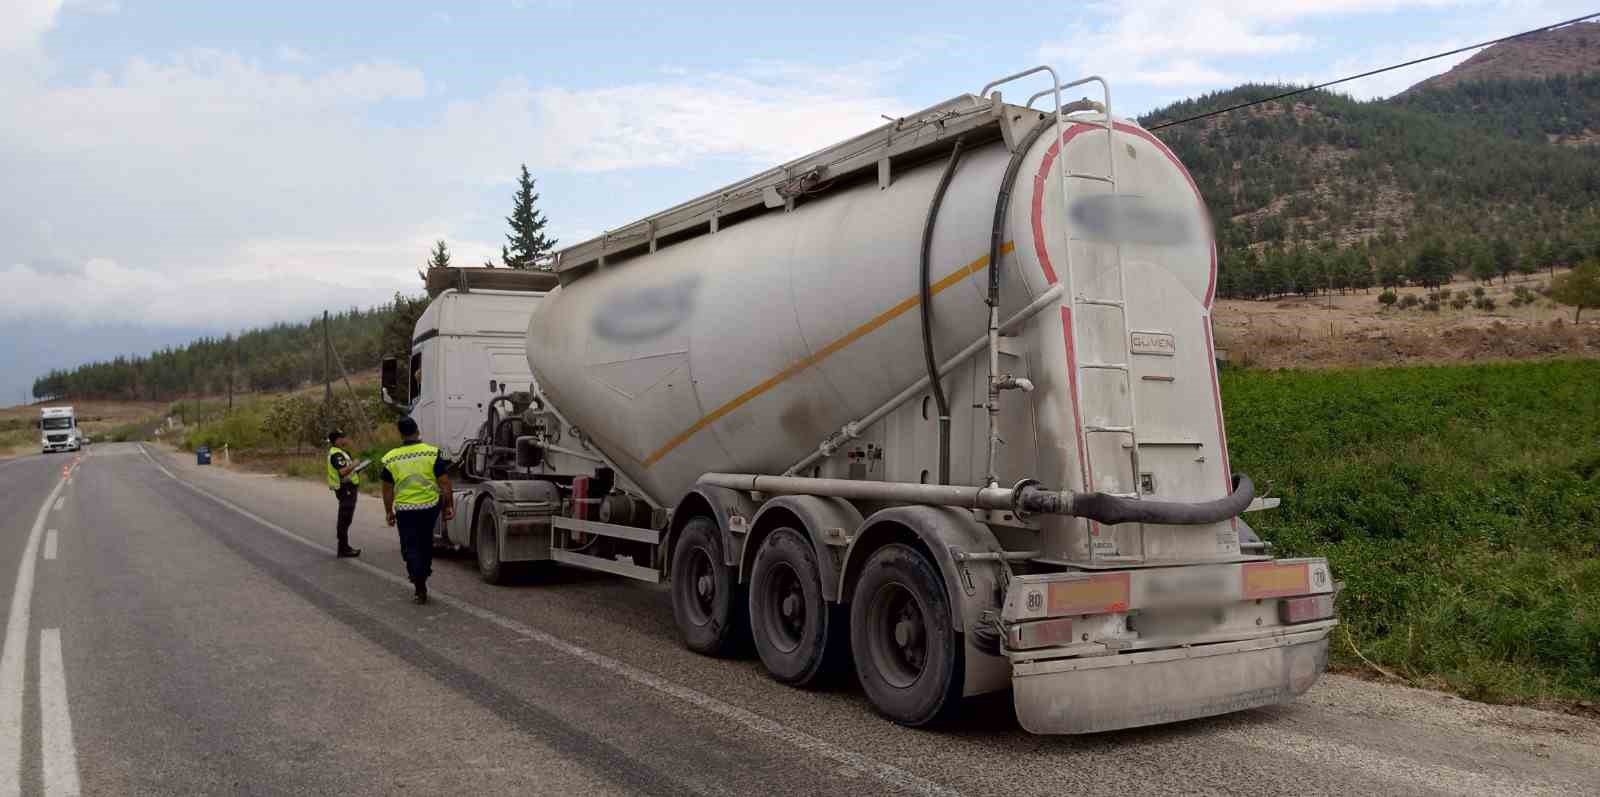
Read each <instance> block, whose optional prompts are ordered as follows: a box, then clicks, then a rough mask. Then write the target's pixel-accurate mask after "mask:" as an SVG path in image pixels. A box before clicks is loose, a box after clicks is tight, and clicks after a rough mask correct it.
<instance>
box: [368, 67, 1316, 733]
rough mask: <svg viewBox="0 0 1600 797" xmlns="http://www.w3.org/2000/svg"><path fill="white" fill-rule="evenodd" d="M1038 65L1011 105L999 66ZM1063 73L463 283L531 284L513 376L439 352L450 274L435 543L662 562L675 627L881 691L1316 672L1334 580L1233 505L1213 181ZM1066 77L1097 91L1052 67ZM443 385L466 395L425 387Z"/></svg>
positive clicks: (891, 710)
mask: <svg viewBox="0 0 1600 797" xmlns="http://www.w3.org/2000/svg"><path fill="white" fill-rule="evenodd" d="M1041 77H1048V78H1050V88H1048V89H1047V90H1045V91H1041V92H1039V93H1038V94H1036V95H1034V96H1033V97H1032V98H1031V99H1030V100H1029V101H1027V102H1024V103H1008V102H1006V101H1005V100H1004V99H1003V97H1002V94H1001V92H1000V91H998V90H997V89H998V88H999V87H1000V86H1001V85H1002V84H1004V85H1006V86H1015V85H1021V84H1020V83H1018V82H1017V81H1018V80H1019V79H1024V80H1026V79H1031V80H1038V79H1040V78H1041ZM1054 78H1055V74H1054V72H1052V71H1050V70H1048V69H1045V68H1039V69H1036V70H1029V71H1028V72H1024V73H1020V74H1019V75H1015V76H1011V77H1010V78H1007V79H1005V80H1002V81H997V82H996V83H995V84H991V85H990V86H986V87H984V89H983V90H982V91H980V92H979V93H977V94H963V95H960V96H957V97H955V98H953V99H950V100H947V101H945V102H942V103H939V104H937V105H934V106H933V107H930V108H927V109H925V110H922V111H920V112H917V113H914V114H910V115H907V116H905V117H902V118H899V119H895V120H893V121H891V122H889V123H887V124H884V125H882V126H880V127H878V128H877V129H874V130H872V131H870V132H867V133H865V134H862V135H860V136H857V137H855V138H852V139H849V140H847V141H843V142H840V143H838V144H835V145H833V146H830V147H827V148H826V149H823V150H820V151H818V152H815V153H813V154H811V155H807V156H805V157H803V158H800V159H797V160H794V161H791V162H789V163H786V164H784V165H782V166H779V167H777V168H774V169H770V170H768V171H765V172H762V173H760V174H758V175H755V176H753V177H751V178H749V179H746V180H743V181H740V182H738V183H734V184H732V185H729V186H726V187H725V188H722V189H720V190H717V191H713V192H711V193H709V194H706V195H704V196H700V197H697V198H695V199H692V200H689V201H688V202H685V203H683V204H680V205H677V206H675V207H672V208H668V209H666V210H663V211H661V212H659V213H656V214H653V215H651V216H649V217H647V218H644V219H642V220H639V221H637V222H634V223H631V224H628V225H625V226H622V227H619V228H616V229H614V230H609V231H607V232H606V233H604V234H603V235H600V236H598V237H595V238H593V239H592V240H587V241H583V242H581V243H578V244H576V245H573V246H570V247H568V248H566V249H563V250H561V251H559V252H557V253H556V254H555V256H554V259H553V262H552V263H551V264H550V271H549V272H548V273H541V274H537V275H528V276H527V277H524V278H521V279H524V280H525V282H524V283H523V284H521V285H520V286H511V290H509V291H507V290H488V291H485V290H479V293H485V294H486V296H485V300H487V294H493V295H494V296H493V301H494V302H495V303H497V304H496V306H497V307H498V306H500V305H503V304H506V303H507V302H510V303H511V304H513V305H515V306H516V307H520V308H522V310H521V312H522V313H524V314H525V316H521V317H525V318H526V328H525V336H524V337H523V343H524V344H525V347H524V353H525V358H526V365H527V369H526V371H522V370H521V369H520V365H521V364H520V363H518V364H516V365H517V366H518V367H517V368H515V369H513V370H517V371H518V374H517V375H515V377H514V378H513V377H512V376H510V375H509V374H510V371H509V370H507V371H504V372H499V371H497V372H495V373H496V374H498V375H491V374H490V373H489V372H488V371H484V370H483V367H480V366H478V365H469V366H463V365H460V363H459V362H455V361H464V360H469V359H470V360H471V361H472V362H474V363H476V362H478V361H479V360H482V361H483V362H499V363H501V364H502V366H503V367H505V368H510V367H511V366H510V365H507V364H506V357H505V355H504V353H503V351H501V349H503V345H502V344H501V343H495V344H494V346H489V347H484V346H478V345H476V344H474V343H473V340H474V338H473V335H474V334H479V333H475V332H473V329H474V326H473V324H472V323H470V319H471V317H472V314H471V312H470V307H471V305H470V304H464V305H462V306H461V308H460V309H459V310H458V312H457V315H458V316H460V317H461V319H463V321H462V324H461V325H460V329H459V330H457V331H456V332H455V333H450V332H446V331H442V328H439V329H435V330H433V331H432V333H431V334H430V331H429V330H426V329H423V326H424V324H419V325H418V330H417V336H416V344H415V348H414V349H413V352H412V357H413V370H418V369H419V368H420V369H422V370H425V371H428V372H429V375H423V376H421V377H420V378H421V380H422V381H421V382H419V384H437V387H434V388H424V389H425V390H430V389H431V390H434V391H436V393H435V397H436V398H437V399H438V400H437V401H436V403H435V404H434V405H430V406H435V407H437V408H438V409H437V411H431V412H428V413H420V414H419V417H418V420H419V421H420V422H422V424H423V427H424V433H425V435H430V434H431V435H434V437H433V439H434V440H435V442H440V443H441V444H444V445H446V447H447V448H451V449H452V450H453V451H454V452H455V453H456V454H457V457H458V460H459V461H458V467H459V469H460V470H461V473H460V475H459V477H458V481H457V485H458V488H457V489H458V490H459V494H458V496H457V507H458V511H457V514H456V519H455V520H454V521H453V522H452V523H449V524H445V525H443V526H442V527H441V529H440V531H439V537H440V540H441V542H442V543H446V544H450V545H455V546H459V547H461V548H464V549H468V550H471V551H473V552H475V554H476V558H477V561H478V565H479V568H480V571H481V572H482V574H483V575H484V577H485V578H486V579H489V580H491V581H497V580H499V579H501V578H503V577H504V574H505V572H506V569H507V568H508V567H510V566H512V565H513V564H514V563H519V562H522V563H526V562H559V563H563V564H567V565H572V566H578V567H584V568H589V569H594V570H600V571H605V572H609V573H613V574H616V575H619V576H625V577H629V578H635V579H641V580H644V581H650V582H667V583H668V584H669V585H670V588H669V589H668V590H666V592H667V593H668V594H669V595H670V597H671V601H672V606H673V615H674V617H675V619H676V622H677V625H678V628H679V631H680V633H681V636H682V639H683V641H684V643H685V644H686V645H687V646H688V647H690V648H691V649H693V650H695V651H697V652H700V653H705V654H711V655H717V654H726V653H729V652H731V651H734V650H737V649H741V648H742V647H744V646H746V645H749V644H750V643H753V647H754V649H755V651H756V653H757V654H758V655H759V657H760V659H761V661H762V663H763V664H764V666H765V667H766V669H767V670H768V672H769V673H771V675H772V677H773V678H775V679H777V680H778V681H781V682H783V683H786V684H791V685H794V686H797V687H805V686H808V685H811V684H814V683H817V682H818V681H819V679H822V678H824V677H826V676H827V675H829V674H830V673H831V672H836V671H838V670H840V669H843V668H853V669H854V671H855V673H856V675H857V677H858V679H859V681H860V683H861V686H862V689H863V691H864V692H865V693H866V697H867V699H868V700H869V701H870V702H871V704H872V706H873V707H874V708H876V709H877V710H878V711H879V712H880V713H882V714H883V715H884V716H886V717H888V718H889V719H891V720H893V721H895V722H899V723H902V724H905V725H911V726H918V725H923V724H926V723H928V722H931V721H933V720H934V719H936V718H938V717H939V716H941V715H942V714H944V713H946V712H947V711H948V710H950V709H951V708H952V707H953V706H954V705H956V704H957V703H958V702H959V701H960V699H961V698H962V697H964V696H972V695H978V694H982V693H987V692H993V691H998V690H1003V689H1006V688H1010V689H1012V691H1013V702H1014V705H1015V708H1016V713H1017V716H1018V719H1019V721H1020V722H1021V724H1022V725H1023V727H1025V728H1026V729H1028V730H1029V731H1032V732H1035V733H1085V732H1095V731H1103V730H1112V729H1118V728H1127V727H1133V726H1139V725H1148V724H1154V723H1162V722H1170V721H1177V720H1183V719H1188V718H1192V717H1201V716H1208V715H1214V714H1221V713H1225V712H1230V711H1236V710H1240V709H1246V708H1251V707H1255V706H1262V705H1268V704H1273V703H1281V702H1286V701H1289V700H1292V699H1294V698H1295V697H1296V696H1297V695H1299V694H1300V693H1302V692H1304V691H1305V690H1306V689H1308V688H1310V686H1311V685H1312V684H1313V683H1314V682H1315V681H1316V679H1317V677H1318V676H1319V675H1320V674H1321V673H1322V671H1323V669H1324V668H1325V666H1326V659H1327V647H1328V636H1329V633H1330V631H1331V629H1332V627H1333V626H1334V625H1335V624H1336V622H1337V621H1336V620H1335V619H1334V612H1333V603H1334V594H1335V584H1334V582H1333V580H1332V576H1331V573H1330V571H1329V568H1328V564H1327V562H1326V560H1324V559H1320V558H1298V559H1278V558H1274V557H1273V556H1272V555H1271V554H1270V546H1269V545H1267V544H1266V543H1263V542H1261V541H1260V540H1259V539H1258V538H1257V537H1256V536H1255V535H1254V534H1253V533H1252V532H1251V531H1250V529H1249V526H1248V525H1247V524H1246V522H1245V521H1244V520H1243V519H1242V517H1241V516H1242V515H1243V514H1245V513H1248V512H1251V511H1256V510H1261V509H1267V508H1270V507H1272V506H1275V505H1276V503H1277V501H1276V499H1271V498H1262V497H1258V496H1257V495H1256V494H1255V488H1254V486H1253V485H1252V483H1251V481H1250V479H1249V478H1248V477H1247V476H1245V475H1243V474H1238V473H1235V472H1234V471H1233V470H1232V468H1231V467H1230V465H1229V461H1228V449H1227V440H1226V434H1225V430H1224V425H1223V414H1222V400H1221V396H1220V393H1219V388H1218V379H1217V371H1216V361H1215V349H1214V346H1213V341H1212V331H1211V329H1212V327H1211V310H1212V303H1213V299H1214V297H1215V289H1216V277H1217V260H1216V250H1215V245H1214V243H1213V240H1212V235H1211V231H1210V226H1209V222H1208V219H1207V216H1206V211H1205V205H1204V202H1203V200H1202V198H1201V196H1200V195H1199V192H1198V189H1197V187H1196V185H1195V183H1194V181H1193V180H1192V179H1191V178H1190V176H1189V174H1188V172H1187V171H1186V170H1185V169H1184V167H1183V165H1182V164H1181V163H1180V162H1179V161H1178V159H1177V158H1176V157H1175V156H1174V155H1173V153H1172V152H1171V150H1169V149H1168V148H1167V147H1166V146H1164V145H1163V144H1162V143H1161V141H1159V140H1158V139H1157V138H1156V137H1155V136H1153V135H1151V134H1150V133H1149V132H1147V131H1146V130H1144V129H1143V128H1141V127H1140V126H1138V125H1137V124H1135V123H1133V122H1131V121H1128V120H1124V119H1119V118H1117V117H1115V116H1114V115H1112V113H1111V111H1110V90H1109V88H1108V87H1106V85H1105V83H1104V81H1102V80H1100V79H1099V78H1088V79H1086V80H1083V81H1077V82H1075V83H1069V84H1067V85H1064V86H1063V85H1060V84H1059V81H1056V80H1055V79H1054ZM1083 85H1092V86H1094V87H1096V88H1097V89H1098V91H1096V93H1097V94H1098V95H1099V97H1098V98H1097V99H1095V100H1090V99H1082V100H1077V101H1072V102H1068V103H1063V102H1062V101H1061V97H1062V92H1064V91H1070V90H1072V89H1075V88H1078V87H1079V86H1083ZM1034 106H1043V107H1042V109H1041V108H1036V107H1034ZM502 279H510V278H502ZM501 287H502V288H503V287H505V285H502V286H501ZM473 290H474V289H473V287H472V286H471V285H470V284H468V282H467V280H466V279H465V278H461V284H460V289H459V290H452V291H451V292H450V294H451V295H453V296H455V299H453V301H458V302H459V301H463V300H464V298H465V297H470V296H472V294H473ZM519 291H520V293H519ZM506 295H512V297H513V298H511V299H508V298H506ZM517 296H520V300H519V299H517V298H516V297H517ZM436 301H437V300H436ZM515 315H516V314H515V313H512V314H511V316H515ZM511 316H508V315H506V314H505V313H504V312H502V313H501V315H499V316H497V318H500V319H501V320H500V321H498V322H497V323H498V324H500V326H507V325H510V326H515V322H513V321H510V320H509V319H510V318H511ZM521 317H519V318H521ZM426 321H427V319H426V318H425V323H426ZM436 321H437V319H436ZM479 326H482V325H479ZM485 328H486V327H485ZM497 329H498V327H497ZM482 334H488V333H482ZM494 334H495V335H498V336H499V337H497V338H495V340H497V341H498V340H501V339H503V338H505V337H506V336H507V335H508V334H509V331H508V330H501V331H499V332H496V333H494ZM497 347H498V348H497ZM491 349H492V351H491ZM451 358H454V360H452V359H451ZM496 358H498V359H496ZM452 362H455V364H452ZM424 363H427V365H424ZM396 371H397V366H395V365H394V364H392V363H391V364H390V367H388V368H386V382H388V383H393V382H394V380H393V379H392V378H389V377H392V376H393V375H394V373H395V372H396ZM452 373H460V374H467V376H462V377H461V378H460V380H459V382H460V383H459V384H456V383H452V382H451V377H450V374H452ZM429 380H434V381H429ZM485 388H487V392H485ZM391 389H393V388H392V387H391ZM451 402H454V405H455V407H456V410H455V411H456V412H458V413H460V412H471V413H474V415H473V420H474V421H475V423H472V424H467V425H465V426H463V425H461V424H460V423H459V422H452V423H451V424H446V423H445V422H444V421H442V420H430V418H431V417H432V415H434V414H438V415H440V418H443V417H444V413H445V407H446V405H449V404H451ZM446 426H449V428H451V429H468V431H466V432H448V433H447V432H446ZM469 427H470V428H469ZM452 435H453V437H452ZM440 436H443V437H452V440H444V441H441V440H439V439H438V438H439V437H440ZM455 438H459V439H455Z"/></svg>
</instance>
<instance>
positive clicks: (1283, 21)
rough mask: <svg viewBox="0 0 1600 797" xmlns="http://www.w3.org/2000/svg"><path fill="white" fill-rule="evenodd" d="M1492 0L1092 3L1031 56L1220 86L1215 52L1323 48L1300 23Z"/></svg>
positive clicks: (1126, 77)
mask: <svg viewBox="0 0 1600 797" xmlns="http://www.w3.org/2000/svg"><path fill="white" fill-rule="evenodd" d="M1491 2H1493V0H1276V1H1275V0H1149V1H1148V2H1139V3H1109V2H1105V3H1093V4H1090V5H1088V6H1087V13H1086V14H1085V16H1086V17H1087V18H1089V19H1091V20H1094V22H1091V23H1080V24H1078V25H1076V26H1075V27H1073V28H1072V29H1071V30H1070V31H1069V32H1068V35H1067V36H1065V37H1064V38H1061V39H1058V40H1056V41H1052V42H1047V43H1046V44H1044V45H1043V46H1041V47H1040V48H1039V56H1040V58H1042V59H1043V60H1045V61H1047V62H1052V63H1056V62H1059V63H1064V64H1066V65H1067V66H1068V67H1069V71H1072V72H1073V73H1074V74H1076V73H1080V72H1094V71H1105V70H1108V69H1110V65H1109V64H1108V62H1107V59H1108V58H1114V59H1116V60H1115V64H1116V66H1117V68H1116V70H1115V76H1116V77H1117V78H1118V79H1119V82H1123V83H1132V84H1138V85H1149V86H1157V87H1165V86H1205V85H1209V86H1213V87H1218V88H1220V87H1224V86H1226V85H1227V84H1230V83H1234V82H1238V78H1236V77H1234V76H1233V74H1232V73H1231V72H1230V71H1229V70H1226V69H1222V68H1220V67H1218V66H1216V65H1214V63H1213V62H1214V61H1215V60H1217V59H1226V60H1234V61H1237V60H1239V59H1253V60H1260V59H1263V58H1287V57H1292V56H1294V55H1296V54H1299V53H1303V52H1307V51H1314V50H1318V49H1322V48H1325V47H1326V45H1327V44H1328V42H1327V41H1326V40H1325V37H1324V36H1321V35H1318V34H1317V33H1315V32H1313V31H1312V29H1311V28H1309V27H1307V23H1310V22H1316V21H1321V20H1327V19H1332V18H1336V17H1344V16H1352V15H1357V14H1376V13H1382V12H1393V11H1398V10H1403V9H1407V8H1417V7H1449V6H1460V5H1485V4H1489V3H1491Z"/></svg>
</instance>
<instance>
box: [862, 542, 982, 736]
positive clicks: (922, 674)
mask: <svg viewBox="0 0 1600 797" xmlns="http://www.w3.org/2000/svg"><path fill="white" fill-rule="evenodd" d="M950 616H951V614H950V598H949V596H948V595H946V594H945V587H944V579H943V578H941V577H940V575H939V569H938V567H937V566H935V565H934V564H933V563H932V562H930V561H928V557H927V556H925V555H923V554H922V552H921V551H918V550H917V549H915V548H913V547H911V546H909V545H904V544H901V543H895V544H892V545H886V546H884V547H883V548H880V549H878V550H877V551H875V552H874V553H873V554H872V556H871V557H870V558H869V559H867V563H866V565H864V566H863V567H862V569H861V577H860V579H859V580H858V581H857V582H856V587H855V592H854V594H853V596H852V598H851V601H850V650H851V654H852V658H853V659H854V660H855V666H856V675H857V677H859V678H860V680H861V688H862V691H864V692H866V694H867V699H868V700H869V701H871V703H872V707H873V708H875V709H877V711H878V713H879V714H882V715H883V716H885V717H887V718H889V719H891V720H893V721H895V722H896V723H899V724H901V725H908V726H911V727H920V726H924V725H928V724H930V723H932V722H934V721H936V720H938V719H940V718H942V717H944V716H945V715H947V714H948V713H949V712H950V711H951V710H953V709H954V708H955V706H956V705H957V704H958V703H959V702H960V698H961V686H962V681H963V678H964V677H965V673H964V659H963V657H962V642H961V635H960V634H958V633H956V630H955V628H953V627H952V626H951V624H950Z"/></svg>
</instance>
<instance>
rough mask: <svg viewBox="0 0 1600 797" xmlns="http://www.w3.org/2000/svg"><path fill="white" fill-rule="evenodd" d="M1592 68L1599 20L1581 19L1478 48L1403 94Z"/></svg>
mask: <svg viewBox="0 0 1600 797" xmlns="http://www.w3.org/2000/svg"><path fill="white" fill-rule="evenodd" d="M1593 71H1600V22H1580V23H1578V24H1576V25H1568V26H1566V27H1564V28H1556V29H1555V30H1547V31H1545V32H1543V33H1535V34H1533V35H1531V36H1524V37H1522V38H1520V39H1512V40H1511V41H1508V42H1501V43H1500V44H1496V45H1494V46H1493V47H1488V48H1485V49H1483V50H1479V51H1478V52H1477V53H1476V54H1474V55H1473V56H1472V57H1471V58H1468V59H1467V60H1465V61H1462V62H1461V63H1459V64H1456V65H1455V67H1454V68H1452V69H1451V70H1450V71H1448V72H1445V73H1444V74H1441V75H1434V76H1433V77H1431V78H1428V79H1427V80H1424V81H1422V82H1421V83H1418V84H1416V85H1415V86H1412V87H1411V88H1409V89H1406V91H1405V94H1410V93H1412V92H1416V91H1425V90H1427V89H1443V88H1450V87H1451V86H1455V85H1457V84H1460V83H1469V82H1473V81H1480V80H1538V79H1542V78H1547V77H1555V76H1556V75H1578V74H1583V73H1584V72H1593ZM1402 96H1403V95H1402Z"/></svg>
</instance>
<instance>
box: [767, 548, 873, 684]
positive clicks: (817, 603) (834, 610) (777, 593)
mask: <svg viewBox="0 0 1600 797" xmlns="http://www.w3.org/2000/svg"><path fill="white" fill-rule="evenodd" d="M848 622H849V615H848V610H846V609H845V608H844V607H841V606H839V605H838V604H830V603H828V600H827V599H826V598H825V597H823V594H822V574H821V572H820V571H819V569H818V567H817V555H816V551H815V550H813V549H812V547H811V541H810V540H809V539H807V538H806V537H804V536H802V535H801V534H800V532H798V531H795V530H794V529H790V528H780V529H775V530H774V531H773V532H772V533H771V534H769V535H767V538H766V539H765V540H763V541H762V542H761V548H760V550H758V551H757V552H756V559H755V565H754V566H753V567H752V568H751V571H750V631H751V634H752V636H754V637H755V645H756V652H757V653H758V654H760V656H761V663H762V664H764V665H766V668H767V672H768V673H770V674H771V675H772V677H773V678H775V679H777V680H778V681H780V682H782V683H786V684H789V685H791V686H808V685H810V684H812V683H814V682H816V681H817V680H818V679H819V678H822V677H824V676H826V675H827V674H829V673H830V672H831V671H833V670H836V669H838V666H837V665H838V663H839V659H840V658H841V655H840V651H841V649H843V648H844V647H845V645H846V639H847V636H846V631H845V627H846V623H848Z"/></svg>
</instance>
